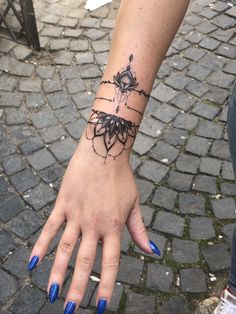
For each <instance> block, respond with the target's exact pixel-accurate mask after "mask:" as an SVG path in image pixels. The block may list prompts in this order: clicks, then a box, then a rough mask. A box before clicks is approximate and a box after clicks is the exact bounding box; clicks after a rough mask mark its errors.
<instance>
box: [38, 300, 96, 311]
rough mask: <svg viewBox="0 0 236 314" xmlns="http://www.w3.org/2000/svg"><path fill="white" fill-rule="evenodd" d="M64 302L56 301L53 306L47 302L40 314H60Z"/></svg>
mask: <svg viewBox="0 0 236 314" xmlns="http://www.w3.org/2000/svg"><path fill="white" fill-rule="evenodd" d="M63 305H64V302H63V301H62V300H57V302H55V303H54V304H51V303H50V302H49V301H47V302H46V303H45V305H44V306H43V307H42V309H41V310H40V312H39V313H40V314H50V313H60V312H61V309H63ZM89 313H90V312H88V313H87V314H89Z"/></svg>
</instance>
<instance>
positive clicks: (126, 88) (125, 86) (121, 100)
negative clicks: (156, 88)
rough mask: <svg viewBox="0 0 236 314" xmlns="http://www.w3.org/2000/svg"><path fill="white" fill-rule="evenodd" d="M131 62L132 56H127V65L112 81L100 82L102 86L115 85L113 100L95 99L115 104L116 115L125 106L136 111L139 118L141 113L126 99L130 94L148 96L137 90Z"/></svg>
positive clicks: (143, 91)
mask: <svg viewBox="0 0 236 314" xmlns="http://www.w3.org/2000/svg"><path fill="white" fill-rule="evenodd" d="M132 61H133V55H132V54H131V55H130V56H129V63H128V64H127V65H126V66H125V67H124V68H122V69H121V70H120V71H119V72H118V73H117V74H116V75H114V76H113V81H109V80H105V81H101V83H100V84H101V85H102V84H113V85H115V96H114V97H113V98H105V97H96V98H95V99H100V100H106V101H109V102H112V103H116V104H117V107H116V113H118V112H119V110H120V106H121V105H123V104H124V105H125V106H126V107H127V109H129V110H133V111H136V112H137V113H138V114H140V115H141V116H142V115H143V114H142V112H141V111H139V110H137V109H135V108H133V107H131V106H129V105H128V104H127V101H128V97H129V95H130V94H131V93H132V92H135V93H138V94H139V95H140V96H144V97H145V98H149V97H150V95H149V94H148V93H147V92H145V90H143V89H137V87H138V85H139V83H138V82H137V78H136V73H135V71H134V70H133V67H132V65H131V62H132Z"/></svg>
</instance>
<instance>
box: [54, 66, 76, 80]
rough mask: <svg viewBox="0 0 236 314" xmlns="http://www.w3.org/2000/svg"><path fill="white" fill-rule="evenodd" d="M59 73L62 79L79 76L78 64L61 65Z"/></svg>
mask: <svg viewBox="0 0 236 314" xmlns="http://www.w3.org/2000/svg"><path fill="white" fill-rule="evenodd" d="M59 73H60V76H61V79H62V80H72V79H76V78H78V77H80V71H79V66H78V65H75V66H61V67H60V69H59Z"/></svg>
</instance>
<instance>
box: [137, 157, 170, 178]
mask: <svg viewBox="0 0 236 314" xmlns="http://www.w3.org/2000/svg"><path fill="white" fill-rule="evenodd" d="M168 170H169V168H168V167H166V166H164V165H162V164H161V163H159V162H154V161H152V160H145V161H144V163H143V164H142V165H141V167H140V169H139V175H140V176H141V177H144V178H146V179H148V180H150V181H153V182H155V183H159V182H161V181H162V179H164V177H165V176H166V174H167V173H168Z"/></svg>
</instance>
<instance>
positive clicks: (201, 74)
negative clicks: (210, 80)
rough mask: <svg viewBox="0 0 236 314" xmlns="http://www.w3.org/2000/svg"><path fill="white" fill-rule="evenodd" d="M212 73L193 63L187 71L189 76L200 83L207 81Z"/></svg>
mask: <svg viewBox="0 0 236 314" xmlns="http://www.w3.org/2000/svg"><path fill="white" fill-rule="evenodd" d="M211 72H212V71H211V70H210V69H209V68H206V67H203V66H201V65H200V64H199V63H192V64H191V65H190V66H189V67H188V69H187V75H189V76H190V77H192V78H195V79H196V80H199V81H200V82H201V81H203V80H205V78H206V77H207V76H209V74H210V73H211Z"/></svg>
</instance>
